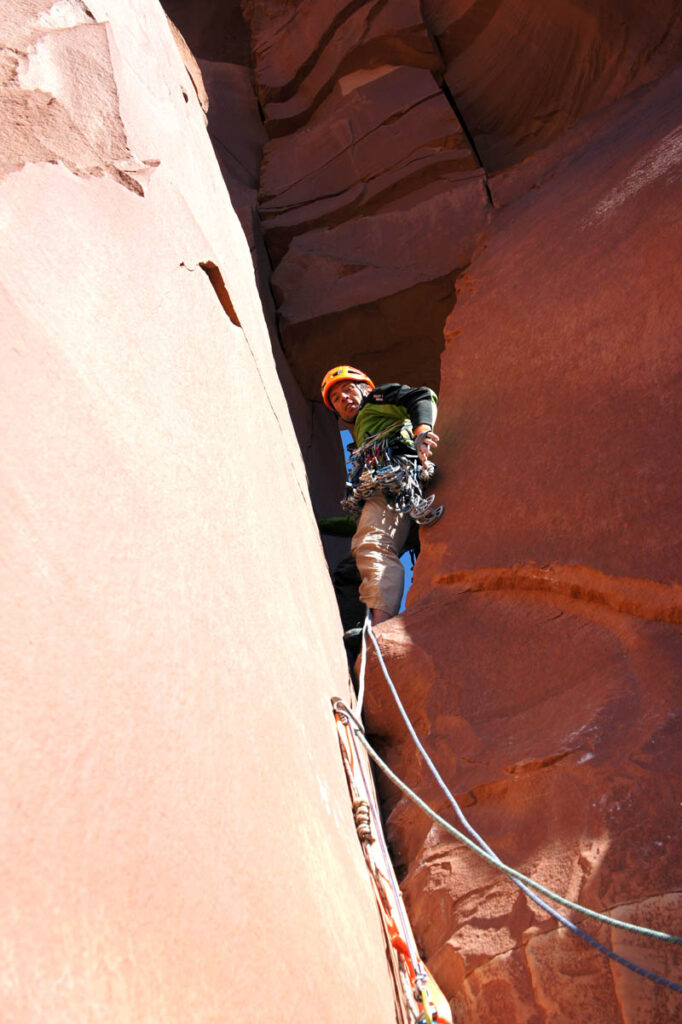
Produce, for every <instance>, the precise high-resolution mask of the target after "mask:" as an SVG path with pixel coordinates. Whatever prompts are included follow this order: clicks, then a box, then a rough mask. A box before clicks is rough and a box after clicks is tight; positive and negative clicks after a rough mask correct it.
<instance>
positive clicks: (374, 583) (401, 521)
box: [350, 495, 410, 615]
mask: <svg viewBox="0 0 682 1024" xmlns="http://www.w3.org/2000/svg"><path fill="white" fill-rule="evenodd" d="M409 532H410V517H409V516H408V515H404V514H403V513H401V512H395V511H394V510H393V509H392V508H389V507H388V505H387V504H386V499H385V498H384V496H383V495H376V496H375V497H373V498H370V499H369V501H367V502H365V504H364V506H363V508H362V512H361V513H360V519H359V522H358V527H357V530H356V531H355V535H354V537H353V540H352V541H351V546H350V549H351V551H352V552H353V555H354V557H355V561H356V562H357V566H358V571H359V573H360V576H361V577H362V583H361V585H360V598H361V599H362V601H363V602H364V604H366V605H367V607H368V608H372V609H375V610H381V611H384V612H388V614H389V615H397V613H398V611H399V610H400V602H401V600H402V596H403V586H404V582H405V572H404V570H403V566H402V563H401V561H400V552H401V551H402V548H403V545H404V544H405V541H406V540H407V535H408V533H409Z"/></svg>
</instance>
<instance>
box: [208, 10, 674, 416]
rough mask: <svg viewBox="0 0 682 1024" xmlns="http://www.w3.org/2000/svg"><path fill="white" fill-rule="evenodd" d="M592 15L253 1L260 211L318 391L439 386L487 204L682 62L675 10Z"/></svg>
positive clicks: (304, 378) (287, 345) (305, 369)
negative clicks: (352, 365) (332, 377)
mask: <svg viewBox="0 0 682 1024" xmlns="http://www.w3.org/2000/svg"><path fill="white" fill-rule="evenodd" d="M203 6H204V7H206V8H212V7H213V6H214V4H213V3H212V0H206V3H205V4H204V5H203ZM228 6H229V5H228ZM583 7H584V5H582V6H581V5H580V4H578V5H576V4H575V3H571V2H567V0H556V2H553V3H551V4H544V5H543V4H538V3H531V2H529V0H504V2H500V0H494V2H488V0H475V2H471V0H423V2H421V3H420V2H418V0H381V2H377V0H369V2H359V0H358V2H352V3H349V2H347V0H308V2H305V3H292V2H291V0H243V2H242V10H243V13H244V15H245V18H246V21H247V23H248V27H249V31H250V36H251V50H252V61H253V69H254V75H255V84H256V89H257V93H258V98H259V102H260V107H261V110H262V113H263V118H264V124H265V129H266V131H267V133H268V136H269V139H270V141H269V142H268V143H267V144H266V146H265V149H264V159H263V164H262V170H261V180H260V200H259V214H260V217H261V220H262V225H263V230H264V233H265V239H266V243H267V246H268V249H269V252H270V257H271V260H272V264H273V277H272V285H273V291H274V295H275V300H276V304H277V311H278V314H279V324H280V330H281V337H282V342H283V345H284V349H285V351H286V353H287V357H288V359H289V361H290V363H291V365H292V367H293V369H294V373H295V375H296V377H297V379H298V381H299V382H300V384H301V386H302V388H303V390H304V392H305V393H306V394H307V395H308V396H309V397H314V396H315V395H316V389H317V383H318V379H319V375H320V374H319V371H320V368H321V367H324V366H325V365H328V364H330V363H332V364H333V363H335V362H340V361H349V362H356V361H357V362H360V361H363V363H364V365H365V366H366V367H367V369H368V370H369V371H370V372H371V373H372V374H376V375H377V376H381V375H382V374H384V373H385V372H386V370H385V368H386V367H387V366H388V365H390V367H391V371H392V376H393V377H396V378H399V379H406V380H411V379H415V380H416V379H421V380H425V382H426V383H429V384H432V385H437V383H438V380H439V362H438V360H439V354H440V350H441V348H442V330H441V327H442V322H443V320H444V319H445V316H446V315H447V312H449V309H450V308H451V305H452V301H453V298H452V284H453V281H454V279H455V278H456V277H457V275H458V273H459V272H460V271H461V270H462V269H463V268H464V267H465V266H466V265H467V264H468V262H469V259H470V257H471V255H472V253H473V251H474V249H475V247H476V244H477V241H478V239H479V238H480V236H481V233H482V231H483V230H484V229H485V227H486V225H487V223H488V220H489V218H490V214H491V201H492V202H494V203H495V205H498V206H499V205H504V204H505V203H506V202H508V201H510V200H511V199H513V198H516V197H517V196H518V195H520V194H523V192H524V191H526V189H527V188H529V187H531V186H532V185H535V184H537V183H538V182H539V181H541V180H543V178H544V177H545V176H546V175H547V174H548V173H550V172H551V170H552V168H553V167H554V166H555V165H556V164H557V162H558V161H559V160H560V159H562V158H563V156H564V155H565V152H566V150H567V149H571V148H576V147H577V146H579V145H580V144H581V143H582V142H583V141H584V138H583V134H582V132H583V131H586V130H587V129H583V130H582V131H580V132H578V133H577V134H575V133H574V132H573V129H574V128H575V127H576V126H578V125H580V124H584V122H585V119H586V117H587V116H588V115H592V116H593V117H597V115H598V114H599V112H601V111H604V110H606V109H607V108H608V106H609V105H610V104H611V103H613V102H614V101H615V100H618V99H619V98H621V97H623V96H625V95H627V94H629V93H631V92H632V91H633V90H635V89H637V88H638V87H640V86H642V85H644V84H646V83H649V82H651V81H655V80H656V79H657V78H658V77H660V76H661V75H663V74H665V73H666V72H668V71H670V70H671V69H672V68H673V67H675V65H676V63H677V62H678V61H679V60H680V57H681V56H682V17H681V8H680V4H679V2H677V0H664V2H661V3H657V4H654V5H653V6H652V5H641V4H636V3H634V2H630V3H629V4H626V6H625V8H624V7H623V4H622V3H615V2H614V0H600V2H599V3H598V4H597V5H594V4H593V5H591V6H590V7H589V10H588V9H587V8H585V9H583ZM206 17H207V18H208V17H209V15H206ZM598 123H599V121H598V120H597V121H596V122H595V125H594V126H593V129H590V130H594V127H595V126H597V125H598ZM569 129H571V132H569V131H568V130H569ZM550 144H555V145H554V148H552V149H551V151H549V152H545V151H547V148H548V146H549V145H550ZM539 153H542V154H543V157H542V159H538V154H539ZM529 160H530V161H531V163H530V166H528V167H527V168H526V169H525V171H524V174H523V175H522V177H521V180H518V179H517V178H516V177H514V178H513V180H511V181H510V180H509V172H510V171H514V170H515V169H517V168H518V167H519V164H521V163H523V162H524V161H529ZM416 353H418V357H417V356H416Z"/></svg>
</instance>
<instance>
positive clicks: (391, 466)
mask: <svg viewBox="0 0 682 1024" xmlns="http://www.w3.org/2000/svg"><path fill="white" fill-rule="evenodd" d="M403 429H404V428H403V425H402V424H400V423H398V424H391V426H390V427H387V428H386V430H382V431H380V432H379V433H378V434H374V435H373V436H372V437H370V438H369V439H368V440H367V441H365V443H364V444H361V445H358V446H357V447H356V446H355V445H353V444H350V445H348V453H349V462H348V483H347V484H346V496H345V498H344V500H343V501H342V502H341V507H342V508H343V510H344V512H347V513H348V514H349V515H353V516H357V515H359V514H360V510H361V509H362V506H363V505H364V503H365V502H366V501H367V499H368V498H371V497H372V496H373V495H374V494H383V495H384V497H385V498H386V502H387V504H388V505H389V507H390V508H393V509H395V510H396V512H403V513H405V514H407V515H409V516H410V518H411V519H414V521H415V523H417V524H418V525H419V526H432V525H433V523H436V522H438V520H439V519H440V517H441V516H442V515H443V506H442V505H438V506H437V507H434V502H435V495H433V494H432V495H431V496H430V497H429V498H425V497H424V493H423V488H424V487H425V486H426V485H427V484H428V483H429V482H430V480H431V479H432V478H433V474H434V472H435V469H436V467H435V466H434V464H433V463H432V462H431V461H429V460H427V462H426V464H425V465H422V464H421V463H420V461H419V458H418V456H417V455H416V453H414V454H413V453H412V452H410V451H409V449H408V448H407V446H406V445H405V443H404V439H403V443H402V445H401V444H400V442H401V438H402V431H403Z"/></svg>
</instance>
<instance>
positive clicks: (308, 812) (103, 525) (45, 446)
mask: <svg viewBox="0 0 682 1024" xmlns="http://www.w3.org/2000/svg"><path fill="white" fill-rule="evenodd" d="M0 44H1V46H2V49H1V52H2V58H3V59H2V64H1V65H0V67H1V72H0V74H1V86H0V102H1V104H2V110H3V117H2V129H1V132H2V136H1V142H0V152H1V153H2V171H1V175H2V176H1V177H0V221H1V223H2V235H1V241H0V246H1V247H2V257H1V267H2V269H1V275H2V277H1V281H2V288H1V292H0V294H1V296H2V297H1V299H0V303H1V307H2V308H1V312H0V319H1V322H2V325H3V327H2V374H1V375H0V379H1V381H2V383H1V389H2V397H1V399H0V417H1V418H2V425H3V446H2V455H1V456H0V465H1V467H2V468H1V472H2V480H3V486H4V494H3V512H2V550H3V562H2V564H3V569H2V586H1V587H0V595H1V597H0V603H1V605H2V609H1V615H0V620H1V621H2V632H3V637H2V641H3V642H2V680H3V682H2V708H3V711H2V725H1V727H0V731H1V733H2V742H1V743H0V751H1V753H0V761H1V762H2V771H1V775H2V779H3V792H2V799H1V803H0V805H1V807H2V842H1V844H0V871H1V875H2V882H3V884H2V897H1V898H0V934H1V935H2V940H1V943H0V950H1V952H0V964H1V968H0V973H1V977H2V1016H3V1019H4V1020H7V1021H21V1022H22V1024H45V1022H46V1021H49V1022H55V1024H56V1022H60V1024H61V1022H64V1024H66V1022H73V1021H83V1022H85V1021H93V1022H94V1021H107V1022H110V1021H114V1020H115V1021H121V1022H130V1021H136V1022H142V1021H149V1022H152V1021H153V1022H159V1021H164V1022H172V1021H178V1022H183V1024H185V1022H188V1021H193V1022H195V1021H196V1022H199V1021H218V1020H220V1021H228V1020H229V1021H234V1022H238V1021H247V1020H248V1021H250V1020H253V1019H254V1016H257V1017H259V1018H266V1017H267V1018H269V1019H273V1020H274V1019H276V1020H278V1021H294V1020H299V1019H301V1017H302V1016H307V1015H309V1013H310V1012H314V1015H315V1016H317V1017H319V1018H320V1019H322V1020H325V1021H330V1022H336V1021H338V1022H346V1024H351V1022H355V1021H357V1019H358V1016H357V1006H358V1004H359V1003H360V1002H361V1005H362V1007H363V1012H366V1013H367V1015H368V1017H370V1018H371V1019H372V1020H377V1021H382V1022H386V1024H388V1022H389V1021H392V1020H394V1019H395V1018H394V1012H393V996H392V988H391V985H390V982H389V978H388V975H387V970H386V963H385V956H384V948H383V940H382V937H381V932H380V929H379V924H378V920H377V917H376V911H375V907H374V905H373V897H372V894H371V892H370V889H369V885H368V882H367V879H366V876H365V868H364V863H363V861H362V858H361V854H360V850H359V846H358V844H357V839H356V836H355V833H354V830H353V827H352V820H351V815H350V809H349V803H348V794H347V789H346V783H345V780H344V777H343V772H342V768H341V762H340V759H339V754H338V748H337V743H336V738H335V735H334V730H333V725H332V718H331V713H330V706H329V697H330V695H331V694H332V693H337V692H338V691H339V690H341V691H343V689H344V686H345V685H346V664H345V656H344V652H343V648H342V646H341V643H340V641H339V639H338V637H339V632H340V623H339V621H338V616H337V612H336V608H335V606H334V601H333V595H332V593H331V588H330V586H329V583H328V579H327V571H326V566H325V564H324V561H323V557H322V551H321V547H320V543H319V539H318V536H317V531H316V528H315V524H314V520H313V516H312V510H311V505H310V500H309V497H308V492H307V486H306V478H305V472H304V468H303V463H302V460H301V458H300V453H299V450H298V447H297V444H296V439H295V435H294V432H293V430H292V427H291V422H290V418H289V413H288V408H287V405H286V402H285V400H284V396H283V394H282V391H281V388H280V385H279V382H278V378H277V374H276V371H275V366H274V361H273V357H272V354H271V351H270V339H269V337H268V332H267V328H266V325H265V322H264V319H263V315H262V311H261V307H260V302H259V298H258V293H257V290H256V287H255V281H254V276H253V269H252V266H251V261H250V256H249V249H248V245H247V243H246V241H245V239H244V236H243V234H242V232H241V229H240V227H239V223H238V220H237V218H236V216H235V214H234V212H233V210H232V208H231V206H230V203H229V200H228V196H227V193H226V190H225V186H224V184H223V182H222V179H221V177H220V174H219V170H218V167H217V164H216V162H215V160H214V158H213V154H212V151H211V147H210V143H209V140H208V137H207V135H206V131H205V127H204V118H203V113H202V111H201V109H200V106H199V103H198V100H197V95H196V93H195V90H194V88H193V86H192V83H191V81H190V79H189V77H188V75H187V74H186V72H185V70H184V68H183V65H182V62H181V60H180V57H179V55H178V52H177V50H176V47H175V45H174V42H173V39H172V36H171V32H170V29H169V27H168V25H167V23H166V20H165V17H164V14H163V12H162V10H161V8H160V7H159V6H158V5H157V4H156V3H153V2H150V0H116V2H113V0H88V4H87V5H86V4H84V3H81V2H80V0H70V2H66V3H55V4H52V3H50V2H49V0H24V2H20V3H15V4H13V5H10V7H9V8H8V9H7V10H5V11H3V16H2V28H1V37H0Z"/></svg>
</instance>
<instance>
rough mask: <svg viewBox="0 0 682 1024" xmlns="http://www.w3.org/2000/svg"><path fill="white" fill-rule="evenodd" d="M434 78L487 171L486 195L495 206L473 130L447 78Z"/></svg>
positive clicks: (437, 76) (480, 163) (481, 163)
mask: <svg viewBox="0 0 682 1024" xmlns="http://www.w3.org/2000/svg"><path fill="white" fill-rule="evenodd" d="M434 78H435V79H436V82H437V83H438V85H439V86H440V89H441V91H442V93H443V95H444V96H445V98H446V100H447V101H448V103H449V104H450V106H451V107H452V110H453V112H454V115H455V117H456V118H457V120H458V121H459V124H460V126H461V129H462V131H463V133H464V137H465V138H466V140H467V142H468V143H469V145H470V146H471V152H472V153H473V154H474V156H475V157H476V159H477V160H478V163H479V166H480V167H481V170H483V171H484V172H485V178H484V179H483V187H484V188H485V191H486V195H487V196H488V200H489V202H490V205H491V206H494V205H495V203H494V202H493V195H492V192H491V191H490V186H489V185H488V172H487V171H486V169H485V165H484V163H483V160H482V159H481V154H480V153H479V152H478V149H477V147H476V143H475V142H474V137H473V135H472V134H471V132H470V131H469V129H468V128H467V125H466V121H465V120H464V118H463V117H462V115H461V113H460V109H459V107H458V106H457V102H456V100H455V97H454V96H453V95H452V92H451V90H450V86H449V85H448V83H447V82H446V81H445V78H441V77H440V76H439V75H434Z"/></svg>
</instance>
